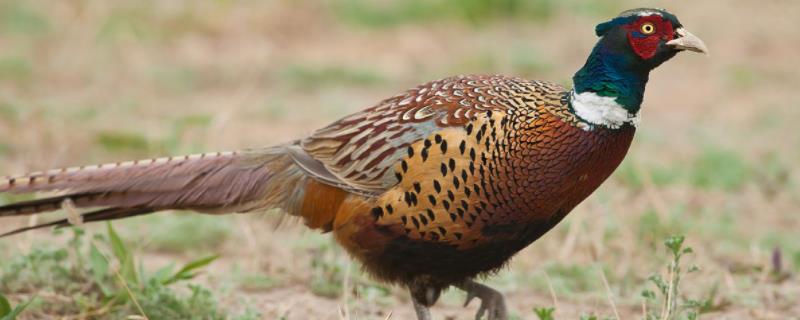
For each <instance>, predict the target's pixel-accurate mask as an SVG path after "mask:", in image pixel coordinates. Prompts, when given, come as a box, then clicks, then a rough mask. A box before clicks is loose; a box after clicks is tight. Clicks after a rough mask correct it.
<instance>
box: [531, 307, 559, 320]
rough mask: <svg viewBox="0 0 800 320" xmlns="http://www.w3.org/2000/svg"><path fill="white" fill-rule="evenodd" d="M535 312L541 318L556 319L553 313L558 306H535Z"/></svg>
mask: <svg viewBox="0 0 800 320" xmlns="http://www.w3.org/2000/svg"><path fill="white" fill-rule="evenodd" d="M533 312H534V313H536V317H538V318H539V320H554V319H555V318H554V316H553V314H554V313H555V312H556V308H533Z"/></svg>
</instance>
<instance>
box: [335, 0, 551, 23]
mask: <svg viewBox="0 0 800 320" xmlns="http://www.w3.org/2000/svg"><path fill="white" fill-rule="evenodd" d="M556 3H557V2H556V1H554V0H497V1H485V0H406V1H395V2H376V1H368V0H336V1H334V2H333V7H334V12H336V14H337V17H338V18H339V19H340V20H341V21H344V22H346V23H350V24H354V25H360V26H366V27H371V28H380V27H391V26H396V25H401V24H407V23H434V22H442V21H448V20H449V21H456V22H463V23H468V24H473V25H477V24H483V23H486V22H489V21H496V20H501V19H519V20H522V19H525V20H531V21H546V20H549V19H550V18H551V17H552V15H553V14H554V13H555V10H556Z"/></svg>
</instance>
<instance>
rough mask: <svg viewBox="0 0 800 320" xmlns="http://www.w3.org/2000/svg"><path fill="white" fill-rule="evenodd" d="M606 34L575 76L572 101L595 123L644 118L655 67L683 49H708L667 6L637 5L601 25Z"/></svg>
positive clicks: (581, 114) (616, 124) (597, 30)
mask: <svg viewBox="0 0 800 320" xmlns="http://www.w3.org/2000/svg"><path fill="white" fill-rule="evenodd" d="M595 33H596V34H597V36H599V37H600V40H599V41H598V42H597V44H596V45H595V47H594V49H593V50H592V53H591V54H590V55H589V58H588V59H587V61H586V64H585V65H584V66H583V68H581V69H580V70H579V71H578V72H577V73H575V76H574V77H573V82H574V89H573V93H572V97H571V101H570V102H571V105H572V108H573V110H574V111H575V113H576V114H577V115H578V116H579V117H580V118H581V119H583V120H584V121H586V122H588V123H589V124H591V125H595V126H597V125H599V126H606V127H612V128H613V127H619V126H622V125H623V124H625V123H628V122H632V123H634V124H635V122H636V121H637V119H638V114H639V109H640V106H641V104H642V99H643V96H644V89H645V84H646V83H647V80H648V77H649V74H650V71H651V70H653V69H655V68H656V67H658V66H659V65H661V64H662V63H664V62H666V61H667V60H669V59H671V58H672V57H674V56H675V55H676V54H678V53H679V52H682V51H693V52H701V53H706V54H707V53H708V49H707V48H706V46H705V44H704V43H703V41H702V40H700V38H698V37H696V36H695V35H693V34H692V33H690V32H689V31H688V30H686V28H684V26H683V25H682V24H681V23H680V21H678V18H677V17H676V16H675V15H673V14H671V13H669V12H667V11H666V10H663V9H650V8H641V9H632V10H627V11H624V12H622V13H621V14H620V15H619V16H617V17H616V18H614V19H611V20H610V21H607V22H604V23H601V24H599V25H597V27H596V28H595Z"/></svg>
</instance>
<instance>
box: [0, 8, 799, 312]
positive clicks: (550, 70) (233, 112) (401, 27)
mask: <svg viewBox="0 0 800 320" xmlns="http://www.w3.org/2000/svg"><path fill="white" fill-rule="evenodd" d="M363 2H364V1H354V0H353V1H348V0H320V1H312V0H303V1H277V0H273V1H244V0H241V1H237V0H230V1H206V2H195V1H158V2H155V1H153V2H147V1H144V2H142V1H134V0H129V1H128V0H125V1H113V2H112V1H99V0H98V1H82V0H75V1H44V0H34V1H22V0H0V172H2V173H22V172H26V171H30V170H39V169H45V168H51V167H61V166H69V165H79V164H87V163H96V162H115V161H118V160H127V159H129V158H147V157H151V156H159V155H164V154H182V153H189V152H197V151H204V150H231V149H240V148H246V147H254V146H264V145H271V144H276V143H280V142H283V141H287V140H290V139H294V138H298V137H302V136H303V135H305V134H308V133H309V132H311V131H312V130H313V129H314V128H318V127H320V126H323V125H325V124H326V123H328V122H331V121H333V120H336V119H337V118H339V117H342V116H344V115H346V114H348V113H350V112H353V111H355V110H358V109H361V108H364V107H366V106H369V105H370V104H372V103H374V102H376V101H378V100H380V99H382V98H384V97H387V96H390V95H392V94H394V93H397V92H398V91H400V90H403V89H405V88H407V87H410V86H412V85H414V84H417V83H421V82H424V81H427V80H432V79H436V78H441V77H444V76H448V75H453V74H461V73H504V74H515V75H521V76H525V77H530V78H536V79H548V80H554V81H559V82H564V83H568V81H569V78H570V76H571V75H572V73H573V72H574V71H575V70H577V69H578V68H579V67H580V66H581V65H582V63H583V62H584V59H585V57H586V55H587V53H588V51H589V50H590V48H591V46H592V45H593V44H594V42H595V37H594V35H593V28H594V24H596V23H598V22H600V21H601V20H603V19H604V18H607V17H610V16H612V15H613V14H615V13H616V12H617V11H619V10H621V9H624V8H627V7H637V6H643V5H647V6H650V5H654V4H656V5H660V6H664V7H668V9H670V10H671V11H673V12H674V13H676V14H677V15H678V16H679V17H680V19H681V20H682V22H683V23H684V24H685V25H686V26H687V27H688V28H689V29H690V30H692V31H693V32H694V33H695V34H697V35H699V36H700V37H702V38H703V39H704V40H705V41H706V42H707V44H708V46H709V48H710V50H711V52H712V55H711V57H710V58H705V57H702V56H699V55H689V54H683V55H680V56H679V57H677V58H675V59H674V60H673V61H670V62H669V63H667V64H666V65H664V66H662V67H661V68H660V69H658V70H656V71H655V72H654V73H653V74H652V75H651V81H650V85H649V86H648V91H647V94H646V97H645V106H644V113H643V123H642V126H641V130H640V132H639V133H638V135H637V138H636V140H635V142H634V146H633V148H632V150H631V152H630V153H629V156H628V159H627V160H626V162H625V163H624V164H623V166H622V168H620V170H618V172H617V173H616V174H615V175H614V176H613V177H612V178H611V179H610V180H609V181H608V182H607V183H606V184H605V185H604V186H603V187H601V189H600V190H599V191H598V192H596V193H595V194H594V195H593V196H592V197H591V198H590V199H588V200H586V201H585V202H584V203H583V204H582V205H580V206H579V207H578V208H576V209H575V211H574V212H573V213H572V214H571V215H570V216H569V217H568V218H567V219H566V221H564V222H563V223H562V224H561V225H559V226H558V227H557V228H556V229H555V230H553V231H552V232H550V233H549V234H547V235H546V236H544V237H543V238H542V239H540V240H539V241H538V242H537V243H535V244H534V245H532V246H531V247H529V248H527V249H526V250H524V251H523V252H521V253H520V254H519V255H518V256H517V258H516V259H515V260H514V261H513V263H511V265H510V266H509V268H508V269H507V270H505V271H503V272H501V273H500V274H499V275H497V276H496V277H492V278H490V279H488V280H487V281H488V282H489V283H491V284H493V285H495V286H496V287H498V288H500V289H501V290H502V291H504V292H506V293H507V294H508V299H509V303H510V306H511V309H512V310H513V311H514V313H515V314H516V315H517V316H518V317H519V318H522V319H532V318H534V317H535V316H534V313H533V311H532V309H533V308H534V307H545V306H555V307H556V317H557V318H559V319H576V318H578V317H579V316H580V315H582V314H584V315H586V314H592V313H594V314H598V315H601V316H612V315H613V314H614V311H613V310H612V309H613V307H612V305H611V301H613V302H614V303H615V305H616V309H617V311H618V312H619V313H620V315H621V317H622V318H623V319H635V318H640V317H641V312H642V311H641V303H642V298H641V296H640V292H641V291H642V289H643V288H646V287H648V286H649V284H648V283H647V281H646V278H647V277H648V276H649V275H650V274H652V273H655V272H662V273H663V272H664V265H665V264H666V261H667V258H668V255H667V253H666V252H665V251H664V250H663V248H662V246H661V244H660V243H661V240H662V239H663V238H664V237H665V236H667V235H668V234H673V233H680V234H685V235H687V239H688V240H687V242H688V244H689V245H690V246H692V247H693V248H694V249H695V254H693V255H690V256H689V257H688V258H687V259H688V260H687V263H689V264H696V265H698V266H700V267H701V271H700V272H698V273H694V274H690V275H688V276H687V278H686V280H685V281H684V283H683V292H684V293H685V294H686V295H688V296H694V297H698V298H708V297H710V299H711V300H712V302H713V303H712V304H713V308H711V309H712V310H710V312H709V313H706V314H704V315H703V318H708V319H798V318H800V305H799V304H798V301H800V280H798V275H797V273H798V272H800V236H798V234H800V233H798V230H800V171H798V170H797V167H798V165H800V160H798V159H800V133H798V128H797V120H799V119H800V91H798V90H797V86H798V84H799V83H800V82H799V81H798V80H800V72H798V71H800V66H798V63H797V57H798V54H797V51H798V48H800V47H798V40H799V39H800V28H798V26H797V23H796V19H795V17H794V16H795V14H796V13H798V12H800V2H797V1H789V0H783V1H781V0H774V1H745V0H732V1H727V0H716V1H681V2H666V1H647V2H643V3H636V2H635V1H616V2H608V1H602V2H601V1H590V2H579V1H534V2H536V3H539V2H541V3H543V5H542V6H543V7H542V8H543V9H541V12H538V11H536V12H534V13H532V14H530V15H520V16H517V17H507V16H504V15H503V14H498V15H495V16H494V17H492V18H486V19H484V18H483V17H482V16H478V17H477V18H474V17H472V16H469V15H467V16H464V15H460V14H445V13H444V12H437V13H435V14H420V13H418V12H416V11H414V10H411V9H409V10H407V11H408V12H406V11H403V10H400V9H398V8H401V9H402V8H405V7H406V6H412V5H403V4H402V3H401V2H396V3H389V4H386V3H385V2H387V1H379V3H380V4H378V5H369V6H367V7H368V8H373V9H374V8H378V9H381V8H384V9H385V8H389V10H388V12H392V13H391V14H385V15H381V16H377V17H376V14H375V13H374V12H370V11H364V10H361V9H359V8H360V7H359V6H364V4H363ZM409 3H416V4H419V3H420V2H419V1H411V2H409ZM437 3H452V2H448V1H438V2H437ZM420 6H423V7H424V5H420ZM431 8H433V9H441V8H439V7H433V6H432V7H431ZM433 9H431V10H433ZM376 10H377V9H376ZM376 12H381V11H376ZM383 12H386V11H383ZM0 202H2V198H0ZM276 216H277V215H276V214H267V215H254V216H226V217H212V218H199V217H196V216H193V215H177V216H176V215H169V214H159V215H155V216H151V217H144V218H139V219H133V220H131V221H124V222H119V223H115V226H116V228H117V229H118V230H120V232H121V233H122V234H123V236H124V237H125V238H126V239H128V240H129V241H131V242H132V243H133V244H134V246H135V247H136V250H137V255H138V256H140V257H141V260H142V261H144V263H145V266H146V267H151V266H152V267H153V268H155V267H157V266H161V265H164V264H168V263H169V262H171V261H187V260H189V259H191V258H195V257H197V256H204V255H209V254H214V253H219V254H221V255H222V257H221V258H220V260H218V261H216V262H214V263H213V264H212V265H211V267H210V269H209V270H208V271H207V272H206V273H205V276H203V277H202V278H200V279H197V280H195V281H197V282H199V283H203V284H204V285H206V286H208V287H210V288H213V289H214V291H215V295H216V297H217V299H219V302H220V305H222V306H224V307H226V308H228V309H230V310H234V311H235V312H234V313H236V310H243V309H245V308H251V309H253V310H256V311H258V313H260V314H261V317H263V318H264V319H277V318H280V317H282V316H283V317H285V319H338V318H339V317H340V310H345V311H344V312H346V313H347V314H349V317H350V318H353V319H384V318H386V317H387V315H388V314H389V313H391V314H392V319H411V318H412V313H411V309H410V304H409V301H408V299H407V298H406V294H405V292H404V291H403V290H402V289H399V288H386V287H382V286H379V285H376V284H374V283H372V282H371V281H369V280H368V279H366V278H365V277H364V276H363V275H360V273H359V270H358V267H357V266H356V265H353V264H351V263H350V262H348V260H347V258H346V256H345V254H344V253H342V252H341V251H340V250H338V249H336V248H335V246H334V245H333V244H332V241H331V240H330V238H329V237H328V236H326V235H318V234H315V233H313V232H310V231H306V230H304V229H303V227H302V226H299V225H297V224H292V223H288V224H286V223H285V224H284V225H283V226H282V227H280V228H275V225H276V224H277V222H278V218H276ZM209 219H210V220H209ZM27 223H29V221H28V220H27V219H16V220H15V219H6V220H3V221H2V224H1V225H0V226H2V227H1V228H0V230H7V229H10V228H13V227H18V226H22V225H25V224H27ZM101 227H102V226H101ZM89 230H100V231H98V232H101V231H102V228H99V229H96V228H90V229H89ZM177 234H180V235H182V236H183V237H185V238H181V237H176V235H177ZM65 238H66V237H64V236H60V237H59V236H52V235H51V233H50V232H48V231H42V232H35V233H31V234H26V235H22V236H16V237H12V238H8V239H2V241H0V259H2V260H0V266H2V265H3V261H10V260H11V259H12V257H14V256H16V255H20V254H23V253H26V252H28V250H30V248H31V247H33V246H37V245H48V244H58V243H61V242H63V241H64V239H65ZM775 252H777V254H776V253H775ZM775 255H777V256H779V257H780V258H781V259H779V260H781V261H780V263H779V264H780V266H781V272H784V273H786V274H787V276H775V275H774V271H775V269H776V266H775V263H773V262H772V260H774V259H773V256H775ZM603 275H604V276H605V277H606V278H607V279H608V282H609V284H610V291H611V294H610V295H609V294H607V290H606V288H605V287H604V285H603V281H602V279H603ZM712 292H716V294H715V295H713V296H712ZM9 295H10V296H11V297H12V298H13V297H14V295H13V293H10V294H9ZM462 298H463V295H462V294H460V293H457V292H451V293H448V294H447V295H445V296H444V298H443V299H442V301H441V303H439V304H438V305H437V306H436V307H435V308H434V310H433V312H434V314H435V315H436V317H437V319H466V318H470V317H471V315H472V313H473V312H474V310H475V308H476V304H473V305H472V306H471V307H470V308H468V309H463V308H461V307H460V303H461V299H462ZM62 303H65V302H62ZM56 316H65V315H52V314H50V315H48V314H45V313H42V312H38V311H37V310H36V309H35V308H34V309H32V310H31V311H30V313H29V314H28V315H27V316H25V317H23V318H47V317H56Z"/></svg>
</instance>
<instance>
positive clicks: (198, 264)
mask: <svg viewBox="0 0 800 320" xmlns="http://www.w3.org/2000/svg"><path fill="white" fill-rule="evenodd" d="M217 258H219V255H213V256H210V257H205V258H202V259H198V260H195V261H192V262H189V263H188V264H186V265H185V266H183V268H181V269H180V270H178V272H176V273H175V274H174V275H172V277H170V278H169V279H167V280H166V281H164V282H163V283H164V285H168V284H172V283H175V282H178V281H181V280H188V279H192V278H194V277H195V276H197V273H193V272H192V271H195V270H197V269H200V268H203V267H205V266H207V265H209V264H210V263H211V262H214V260H217Z"/></svg>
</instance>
